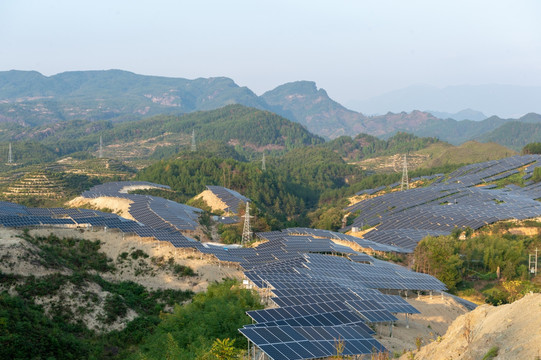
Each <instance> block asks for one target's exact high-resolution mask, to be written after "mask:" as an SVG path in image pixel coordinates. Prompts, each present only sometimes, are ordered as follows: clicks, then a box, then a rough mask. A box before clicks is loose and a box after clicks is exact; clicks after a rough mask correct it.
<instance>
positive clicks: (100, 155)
mask: <svg viewBox="0 0 541 360" xmlns="http://www.w3.org/2000/svg"><path fill="white" fill-rule="evenodd" d="M98 157H99V158H100V159H101V158H103V139H102V138H101V135H100V151H99V152H98Z"/></svg>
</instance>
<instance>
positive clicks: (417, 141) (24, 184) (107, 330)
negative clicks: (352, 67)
mask: <svg viewBox="0 0 541 360" xmlns="http://www.w3.org/2000/svg"><path fill="white" fill-rule="evenodd" d="M73 75H74V74H69V76H73ZM94 75H99V74H92V76H94ZM114 75H115V76H116V75H122V74H114ZM124 75H126V74H124ZM126 79H127V80H126V81H128V80H129V79H131V80H129V81H132V80H133V76H132V75H127V77H126ZM50 80H51V81H52V79H50ZM139 80H141V78H140V79H139ZM139 80H138V81H139ZM161 80H163V79H156V82H160V81H161ZM44 81H45V80H44ZM47 81H49V80H47ZM198 81H199V82H200V86H202V87H203V88H205V87H207V86H211V87H213V86H216V88H213V89H214V90H213V91H214V92H213V94H215V95H213V96H212V97H211V100H212V101H211V102H213V101H217V102H216V103H214V104H215V105H211V104H210V103H207V102H206V101H202V100H194V102H193V103H191V105H189V103H186V102H184V103H183V101H184V100H183V98H182V97H181V96H180V95H179V96H177V95H173V94H177V93H171V95H170V96H169V97H168V96H165V95H164V96H161V97H160V96H157V95H152V96H147V95H148V94H150V93H149V92H146V90H141V91H145V92H144V97H145V98H147V99H148V100H149V101H150V102H151V103H152V104H156V106H159V107H168V108H170V107H175V106H176V107H181V108H182V107H184V110H186V113H182V114H181V113H180V112H179V113H167V112H163V111H164V108H158V107H156V109H154V110H148V112H147V113H145V114H143V115H145V116H141V117H140V118H135V117H134V118H132V119H126V118H121V117H122V116H121V115H120V113H117V115H118V117H111V118H108V119H104V118H91V117H87V118H83V119H68V118H65V119H59V118H56V119H55V120H54V121H52V122H50V121H49V120H46V117H45V115H44V116H43V117H39V116H36V114H33V115H32V116H33V117H34V118H35V119H38V118H39V119H41V120H39V122H40V123H37V122H36V123H34V124H31V123H30V122H28V121H20V120H17V119H15V118H14V119H12V120H14V121H13V122H9V123H8V122H3V123H2V124H1V126H3V128H2V132H1V133H0V140H1V141H3V142H2V143H1V144H0V145H2V144H3V145H2V146H4V148H6V149H7V148H8V146H7V145H8V144H11V149H12V150H11V159H13V162H11V163H10V162H9V161H6V162H3V163H2V164H0V171H1V181H0V190H1V191H2V193H1V196H0V223H1V224H2V227H1V232H0V259H1V260H2V261H1V264H0V280H1V281H0V294H1V295H0V302H1V304H2V309H0V326H1V327H0V338H1V339H2V341H5V343H6V344H7V345H8V346H7V347H4V348H3V349H4V350H1V351H5V352H4V353H2V352H0V355H2V357H4V356H10V355H13V354H17V356H16V357H18V358H26V357H28V356H29V355H28V354H32V353H35V352H38V353H40V354H41V356H50V357H54V358H103V359H141V358H147V359H159V358H164V357H165V358H167V357H169V358H190V359H195V358H209V357H212V356H215V353H213V351H215V350H213V349H216V347H219V346H222V347H224V348H227V349H228V351H232V352H233V353H234V354H235V355H234V357H245V358H247V357H256V358H259V357H261V358H270V359H273V360H281V359H301V358H326V357H331V356H336V353H337V352H338V353H339V355H340V356H346V357H354V356H361V357H362V356H364V357H368V356H371V357H374V356H378V357H379V358H384V359H385V358H393V357H395V358H396V357H399V356H403V357H406V358H409V357H411V356H414V357H415V358H427V359H429V358H432V357H431V356H433V353H434V350H431V349H432V348H433V347H435V346H436V345H434V344H439V343H441V344H444V346H446V349H448V350H446V351H448V352H449V353H451V352H453V353H454V352H460V354H462V355H463V354H469V355H464V356H474V355H472V354H475V356H477V355H478V354H479V353H480V352H483V353H486V352H488V351H489V350H490V348H485V347H480V346H477V347H476V348H475V349H474V348H473V347H469V346H468V345H465V346H462V345H460V346H461V348H460V349H459V350H455V349H451V345H449V344H448V343H447V338H449V339H452V338H453V336H456V335H453V334H454V333H452V332H453V331H454V332H455V333H456V332H457V330H456V329H457V328H458V327H460V328H463V327H464V326H465V325H460V324H462V323H461V321H464V320H462V319H463V318H464V317H467V316H468V315H469V314H474V313H475V311H478V310H473V309H474V308H476V307H477V305H480V304H483V303H489V304H491V305H490V306H495V307H496V308H499V307H500V306H502V305H503V304H507V303H509V304H511V305H513V304H514V302H515V301H521V300H520V299H526V300H525V301H530V300H529V299H531V296H533V295H528V294H529V293H530V292H533V293H538V292H539V291H540V285H541V283H540V282H541V280H540V277H539V275H538V274H530V272H529V265H530V263H528V260H529V258H528V256H529V255H531V254H532V252H533V251H534V250H535V249H536V248H537V247H541V240H540V233H539V231H537V230H538V228H539V227H540V226H539V224H540V223H539V219H540V218H541V205H539V201H538V199H539V198H541V195H540V194H539V184H540V183H539V181H540V179H541V174H540V173H539V169H541V166H539V163H540V162H541V159H540V158H539V156H540V155H539V154H538V153H537V150H536V149H537V145H536V143H535V142H533V143H531V144H530V145H528V146H524V145H520V144H521V143H520V142H517V143H515V145H514V148H513V149H511V148H508V147H505V146H503V145H501V144H498V143H491V142H487V143H481V142H478V141H468V142H464V143H462V144H450V143H448V142H445V141H443V140H442V138H441V137H439V136H432V135H429V136H426V137H419V136H417V135H415V131H411V132H412V133H413V134H412V133H408V132H409V131H410V130H412V129H413V128H412V127H410V125H407V124H412V122H415V121H417V120H414V118H418V117H420V118H422V121H420V122H425V123H428V122H431V121H439V120H436V119H435V118H434V117H433V116H432V115H429V114H424V113H420V112H414V113H412V114H405V113H403V114H398V115H397V114H388V115H386V116H385V117H371V118H370V119H368V120H366V119H364V120H363V122H362V124H361V122H360V120H359V119H360V118H359V117H357V118H355V119H354V117H349V118H348V119H349V120H347V121H346V120H340V121H342V122H340V121H339V123H340V124H342V125H343V126H344V127H343V128H341V129H340V128H339V127H336V126H335V129H334V130H336V132H334V133H332V134H331V133H329V132H326V131H327V130H325V129H324V127H321V129H322V130H321V131H318V132H317V133H318V134H319V135H315V134H314V133H313V132H311V129H314V128H315V127H317V126H321V124H322V123H321V122H320V120H318V119H321V117H327V118H328V117H329V116H328V114H327V115H325V114H323V113H321V112H317V111H316V110H317V109H316V108H311V109H310V111H313V112H312V113H309V112H307V114H308V115H306V116H307V117H306V118H310V119H312V120H311V121H312V122H311V125H310V126H306V127H305V124H304V123H303V122H302V121H298V117H300V116H303V115H301V109H302V106H300V104H298V103H296V101H298V100H299V99H305V100H306V99H308V98H310V97H309V96H305V95H302V96H301V95H300V94H299V95H298V96H292V95H291V93H292V92H294V91H302V92H305V93H306V94H308V93H310V92H314V91H315V94H313V96H315V97H314V98H312V100H311V101H314V102H318V103H322V102H325V101H327V95H326V93H325V92H324V91H323V90H321V89H320V90H317V89H315V84H309V83H303V84H295V86H292V87H291V86H285V87H281V88H277V90H276V91H273V92H269V93H265V94H264V95H262V96H261V97H260V98H258V97H255V98H254V97H252V95H250V92H249V91H248V90H247V89H242V88H238V87H236V85H235V84H234V83H233V82H231V81H228V80H227V79H201V80H198ZM186 84H188V83H186ZM186 84H185V85H182V86H188V85H186ZM191 84H192V85H193V84H194V83H191ZM201 84H204V86H203V85H201ZM168 86H172V85H171V84H169V85H168ZM175 86H180V85H178V84H177V85H175ZM97 88H98V87H97ZM81 89H84V87H82V88H81ZM217 89H220V90H217ZM225 89H228V90H227V91H226V90H225ZM314 89H315V90H314ZM95 90H96V89H93V90H92V91H95ZM79 91H82V90H79ZM111 91H112V90H111ZM205 91H206V90H205ZM230 91H231V92H230ZM180 93H181V92H179V93H178V94H180ZM226 93H227V94H237V93H241V94H244V95H243V96H248V95H249V96H250V97H251V98H252V100H253V102H254V104H255V105H256V106H255V107H245V106H243V105H226V106H224V107H220V106H219V105H217V104H219V101H222V100H224V99H228V98H227V97H226V96H225V94H226ZM145 94H146V95H145ZM201 94H202V95H201V96H202V97H201V99H204V98H206V99H209V97H208V95H205V94H206V93H205V92H202V93H201ZM220 94H221V95H220ZM287 94H289V95H287ZM55 96H57V95H55ZM70 96H71V100H70V101H74V100H73V99H74V97H73V95H70ZM134 96H135V94H134ZM228 96H229V95H228ZM231 96H232V95H231ZM235 96H237V95H235ZM254 96H255V95H254ZM284 96H285V97H287V99H288V101H289V103H288V105H287V106H285V105H283V104H282V105H280V104H281V102H280V101H281V100H280V99H281V98H282V97H284ZM311 96H312V95H311ZM68 98H69V96H68ZM220 99H221V100H220ZM48 100H51V99H48ZM87 100H88V99H87ZM87 100H85V101H87ZM218 100H219V101H218ZM263 100H264V102H263ZM316 100H317V101H316ZM25 101H38V102H39V101H45V100H44V98H39V99H35V98H32V99H30V98H24V99H22V100H21V101H20V103H18V104H19V105H17V106H21V108H24V107H23V105H22V104H24V102H25ZM63 101H67V100H63ZM115 101H119V100H115ZM209 101H210V100H209ZM224 101H225V100H224ZM227 101H229V100H227ZM8 103H9V102H8ZM136 103H137V104H138V105H137V106H140V104H139V103H138V102H137V101H134V104H136ZM271 103H272V106H271V105H268V104H271ZM89 104H90V103H89ZM179 104H184V105H179ZM196 104H198V106H201V107H196V106H195V105H196ZM265 104H267V105H265ZM188 105H189V106H188ZM110 106H113V103H111V105H110ZM214 106H216V108H214ZM278 106H283V108H282V110H279V109H278V108H277V107H278ZM332 106H335V107H336V109H338V108H339V106H340V105H339V104H337V103H334V104H333V105H332ZM205 107H207V108H205ZM271 108H272V109H274V111H276V113H274V112H273V111H271V110H269V109H271ZM35 109H38V110H39V109H42V107H39V106H38V107H36V108H35ZM107 109H108V110H107V111H112V110H111V109H112V108H107ZM133 109H135V110H133ZM137 109H138V108H137V107H134V108H132V111H134V112H135V113H140V111H139V110H137ZM336 109H335V110H332V111H333V114H334V115H333V116H338V115H337V114H339V113H340V111H342V110H340V111H338V110H336ZM305 110H306V108H305ZM39 111H42V110H39ZM62 111H65V110H62ZM74 111H75V110H74ZM99 111H102V110H99ZM152 111H156V113H155V114H152ZM46 113H48V111H44V112H43V114H46ZM64 114H68V113H67V112H66V113H64ZM93 114H94V115H96V114H98V113H96V112H94V113H93ZM292 114H297V115H295V119H296V120H295V121H292V120H291V118H292ZM79 115H81V112H77V111H75V112H74V115H73V116H79ZM102 115H103V114H102ZM102 115H99V116H102ZM146 115H149V116H146ZM63 116H64V115H63ZM96 116H98V115H96ZM99 116H98V117H99ZM340 116H342V115H340ZM346 118H347V117H346ZM533 118H534V120H533V122H532V123H535V121H536V120H535V116H533ZM352 119H354V120H352ZM335 120H336V119H335ZM492 120H494V119H492ZM492 120H490V121H489V120H488V119H487V120H484V121H488V122H487V123H485V124H488V123H489V122H491V121H492ZM36 121H37V120H36ZM333 121H334V120H333ZM348 121H350V122H349V123H348ZM453 121H454V120H453ZM479 123H482V121H481V122H479ZM493 123H498V121H496V120H494V121H493ZM503 123H506V122H505V121H503V122H502V124H503ZM335 124H336V123H335ZM390 124H394V125H392V126H395V128H394V129H395V130H396V129H400V130H399V131H395V130H392V126H391V125H390ZM355 126H357V127H355ZM353 128H355V129H365V130H369V129H371V130H369V131H368V132H367V133H360V134H357V133H356V132H355V131H356V130H352V129H353ZM378 129H387V130H389V132H386V131H387V130H385V131H380V130H378ZM405 130H407V131H408V132H404V131H405ZM528 131H529V132H532V129H531V128H529V130H528ZM344 134H348V136H342V135H344ZM349 135H351V136H349ZM376 135H377V136H379V137H376ZM515 135H516V134H515ZM516 136H518V135H516ZM516 136H515V137H516ZM325 138H327V140H325ZM329 138H332V140H330V139H329ZM517 146H520V147H519V148H517ZM515 149H516V150H515ZM517 150H518V151H517ZM519 151H520V153H519ZM404 158H406V162H407V167H406V168H405V167H404ZM404 174H407V175H408V177H407V179H406V180H404ZM404 181H406V184H405V189H404V188H403V187H404V186H403V185H404V184H403V182H404ZM401 188H403V189H401ZM246 212H249V214H246ZM247 219H249V227H247V226H248V225H247V224H246V223H247ZM487 306H488V305H487ZM481 308H483V309H486V308H487V307H485V306H482V307H481ZM223 309H228V311H227V312H224V310H223ZM472 310H473V312H472ZM483 311H485V310H483ZM486 311H487V313H488V312H491V311H492V310H486ZM495 313H497V312H495ZM472 316H477V315H472ZM454 321H456V322H455V323H453V322H454ZM32 322H39V323H40V324H43V327H40V328H39V330H37V331H36V333H35V334H34V335H35V337H33V338H32V339H34V340H33V341H32V342H28V343H26V344H25V345H24V346H20V345H19V346H18V345H17V344H21V342H22V339H23V337H24V331H21V326H23V325H24V326H26V327H28V326H29V324H30V323H32ZM15 324H19V325H20V326H19V327H17V326H15ZM457 324H459V325H457ZM521 326H523V327H524V328H528V326H529V325H528V324H523V325H521ZM50 329H54V332H53V335H51V336H49V337H43V334H44V333H46V332H47V331H49V330H50ZM476 329H477V328H476ZM447 331H449V333H447V334H446V332H447ZM472 331H473V330H472ZM475 331H477V330H475ZM475 331H473V333H474V334H475V335H472V336H473V338H475V339H477V337H481V336H483V335H480V334H481V333H475ZM479 331H481V330H479ZM482 331H483V332H486V333H490V332H493V331H494V329H493V328H491V329H490V330H482ZM513 331H515V330H514V329H513ZM458 332H460V331H458ZM269 334H270V335H269ZM34 335H33V336H34ZM38 339H42V340H38ZM61 339H62V340H61ZM490 339H493V338H492V337H491V338H490ZM227 341H231V343H228V342H227ZM475 341H477V340H475ZM491 341H496V340H491ZM340 343H342V345H340ZM34 344H36V346H34ZM38 344H39V346H38ZM425 345H426V346H425ZM61 349H63V350H64V353H62V351H61ZM65 349H69V351H65ZM248 349H249V350H248ZM436 351H437V350H436ZM500 351H501V352H502V354H503V353H505V354H507V353H509V354H514V355H515V354H531V353H532V352H533V351H535V349H534V347H529V348H528V349H526V350H524V351H523V352H521V351H522V350H520V349H518V350H517V349H513V350H512V351H509V352H507V349H504V347H503V345H500ZM462 355H461V356H462ZM457 356H458V355H457Z"/></svg>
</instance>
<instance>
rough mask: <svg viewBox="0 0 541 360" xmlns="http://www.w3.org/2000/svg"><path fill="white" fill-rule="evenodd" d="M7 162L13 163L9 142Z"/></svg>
mask: <svg viewBox="0 0 541 360" xmlns="http://www.w3.org/2000/svg"><path fill="white" fill-rule="evenodd" d="M8 164H13V154H12V152H11V143H9V152H8Z"/></svg>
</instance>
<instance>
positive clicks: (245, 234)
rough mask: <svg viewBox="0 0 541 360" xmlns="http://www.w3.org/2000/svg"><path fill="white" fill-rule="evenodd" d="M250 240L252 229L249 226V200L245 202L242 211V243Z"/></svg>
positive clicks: (244, 243)
mask: <svg viewBox="0 0 541 360" xmlns="http://www.w3.org/2000/svg"><path fill="white" fill-rule="evenodd" d="M251 240H252V229H251V228H250V202H249V201H247V202H246V212H245V213H244V229H242V245H246V244H247V243H249V242H250V241H251Z"/></svg>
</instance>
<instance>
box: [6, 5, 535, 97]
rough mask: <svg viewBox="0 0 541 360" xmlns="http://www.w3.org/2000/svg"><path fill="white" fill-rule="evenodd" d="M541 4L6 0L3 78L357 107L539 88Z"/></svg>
mask: <svg viewBox="0 0 541 360" xmlns="http://www.w3.org/2000/svg"><path fill="white" fill-rule="evenodd" d="M540 15H541V1H539V0H531V1H521V0H513V1H510V0H506V1H499V0H489V1H479V0H467V1H461V0H458V1H457V0H453V1H444V0H426V1H412V0H395V1H386V0H376V1H365V0H351V1H345V0H333V1H330V0H329V1H316V0H308V1H304V0H302V1H300V0H299V1H295V0H288V1H282V0H272V1H264V0H246V1H235V0H228V1H223V0H216V1H204V0H191V1H182V0H177V1H175V0H171V1H167V0H152V1H138V0H129V1H124V0H106V1H101V0H87V1H82V0H80V1H79V0H66V1H62V0H58V1H53V0H36V1H29V0H0V44H1V46H0V71H2V70H11V69H18V70H37V71H39V72H41V73H43V74H45V75H53V74H57V73H60V72H64V71H71V70H103V69H123V70H129V71H132V72H135V73H139V74H145V75H163V76H171V77H182V78H188V79H193V78H197V77H210V76H227V77H230V78H232V79H233V80H235V82H236V83H237V84H239V85H241V86H248V87H249V88H251V89H252V90H254V91H255V92H256V93H257V94H261V93H262V92H264V91H266V90H270V89H272V88H274V87H276V86H277V85H280V84H283V83H286V82H290V81H296V80H313V81H315V82H316V83H317V85H318V87H321V88H324V89H326V90H327V92H328V93H329V95H330V96H331V97H332V98H334V99H335V100H337V101H339V102H342V103H347V102H348V101H350V100H353V99H365V98H368V97H372V96H375V95H379V94H381V93H384V92H387V91H390V90H395V89H399V88H403V87H406V86H409V85H413V84H430V85H435V86H439V87H444V86H447V85H459V84H471V85H476V84H493V83H497V84H514V85H536V86H538V85H541V21H539V17H540Z"/></svg>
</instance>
